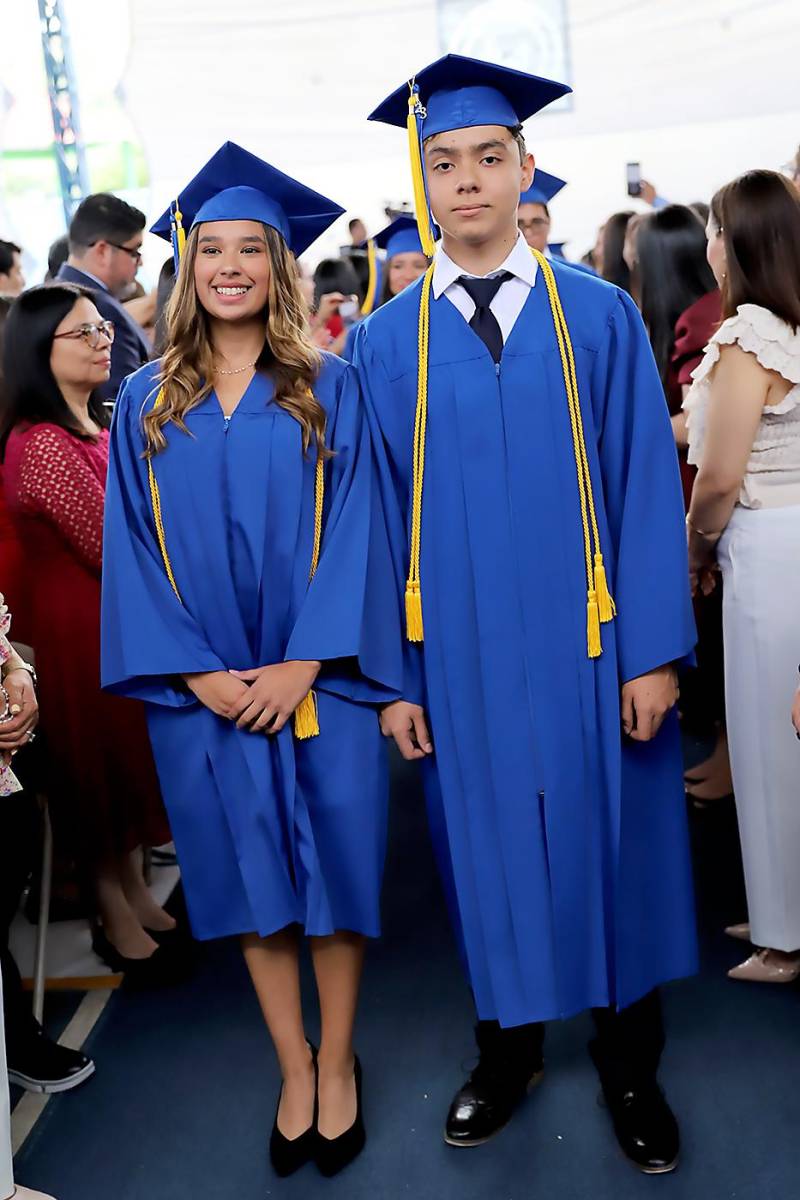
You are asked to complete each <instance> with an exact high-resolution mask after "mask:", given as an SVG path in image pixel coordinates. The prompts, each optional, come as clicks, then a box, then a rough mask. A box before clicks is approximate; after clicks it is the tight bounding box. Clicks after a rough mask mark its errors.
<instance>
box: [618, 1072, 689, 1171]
mask: <svg viewBox="0 0 800 1200" xmlns="http://www.w3.org/2000/svg"><path fill="white" fill-rule="evenodd" d="M602 1098H603V1099H604V1100H605V1104H606V1106H607V1108H608V1111H609V1112H610V1113H611V1119H612V1121H613V1122H614V1133H615V1134H616V1135H617V1141H618V1142H619V1144H620V1147H621V1149H622V1152H623V1154H625V1155H626V1156H627V1158H629V1159H630V1161H631V1162H632V1163H633V1164H634V1166H637V1167H638V1168H639V1170H640V1171H644V1173H645V1174H646V1175H666V1174H667V1172H669V1171H674V1170H675V1168H676V1167H677V1165H678V1154H679V1151H680V1133H679V1131H678V1122H677V1121H676V1120H675V1114H674V1113H673V1112H672V1109H671V1108H670V1106H669V1105H668V1104H667V1101H666V1099H665V1097H664V1093H663V1092H662V1091H661V1088H660V1087H659V1086H658V1084H657V1083H656V1082H655V1080H652V1081H649V1082H647V1083H645V1084H640V1085H638V1086H635V1087H631V1088H630V1089H629V1090H627V1091H622V1090H611V1089H606V1088H604V1089H603V1095H602Z"/></svg>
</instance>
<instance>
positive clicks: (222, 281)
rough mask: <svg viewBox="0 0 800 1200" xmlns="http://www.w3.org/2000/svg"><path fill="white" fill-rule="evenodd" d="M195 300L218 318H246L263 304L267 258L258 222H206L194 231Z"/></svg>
mask: <svg viewBox="0 0 800 1200" xmlns="http://www.w3.org/2000/svg"><path fill="white" fill-rule="evenodd" d="M198 234H199V236H198V240H197V255H196V257H195V260H194V283H195V288H196V290H197V299H198V300H199V302H200V304H201V305H202V306H203V308H204V309H205V310H206V312H207V313H208V315H209V316H210V317H213V318H214V319H216V320H219V321H248V320H252V319H253V318H254V317H258V316H260V315H261V314H262V313H263V312H264V309H265V308H266V307H267V298H268V295H269V279H270V259H269V253H268V251H267V242H266V238H265V236H264V226H263V225H261V224H260V222H258V221H206V222H204V223H203V224H202V225H201V226H200V228H199V230H198Z"/></svg>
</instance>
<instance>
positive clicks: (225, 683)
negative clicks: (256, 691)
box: [183, 671, 250, 721]
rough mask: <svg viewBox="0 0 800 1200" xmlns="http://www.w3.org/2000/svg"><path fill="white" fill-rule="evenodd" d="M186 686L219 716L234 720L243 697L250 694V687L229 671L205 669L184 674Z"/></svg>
mask: <svg viewBox="0 0 800 1200" xmlns="http://www.w3.org/2000/svg"><path fill="white" fill-rule="evenodd" d="M183 678H184V679H185V681H186V686H187V687H188V688H189V690H190V691H191V692H194V694H195V696H197V699H198V700H199V701H200V703H201V704H204V705H205V706H206V708H209V709H210V710H211V712H213V713H216V715H217V716H218V717H224V718H225V720H227V721H232V720H234V712H235V711H237V705H240V704H241V701H242V698H243V697H246V696H249V694H250V689H249V688H248V686H247V684H246V683H242V681H241V680H240V679H234V677H233V675H231V674H230V673H229V672H228V671H203V672H200V673H198V674H193V675H184V677H183Z"/></svg>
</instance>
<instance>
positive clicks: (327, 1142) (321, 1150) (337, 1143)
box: [314, 1055, 367, 1179]
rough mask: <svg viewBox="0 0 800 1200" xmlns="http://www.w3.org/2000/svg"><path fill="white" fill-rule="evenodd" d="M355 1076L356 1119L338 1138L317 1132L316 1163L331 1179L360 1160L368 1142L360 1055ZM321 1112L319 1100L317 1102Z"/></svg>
mask: <svg viewBox="0 0 800 1200" xmlns="http://www.w3.org/2000/svg"><path fill="white" fill-rule="evenodd" d="M353 1074H354V1076H355V1081H356V1119H355V1121H353V1124H352V1125H351V1126H350V1128H349V1129H345V1131H344V1133H340V1134H339V1136H338V1137H335V1138H326V1137H323V1135H322V1134H321V1133H320V1132H319V1130H317V1138H316V1142H317V1145H316V1153H315V1156H314V1158H315V1162H316V1164H317V1167H318V1168H319V1171H320V1174H321V1175H324V1176H325V1177H326V1178H328V1179H330V1178H331V1176H333V1175H338V1174H339V1172H340V1171H343V1170H344V1168H345V1167H348V1166H349V1165H350V1163H351V1162H352V1161H353V1159H354V1158H358V1156H359V1154H360V1153H361V1151H362V1150H363V1149H364V1146H365V1145H366V1141H367V1131H366V1129H365V1128H364V1113H363V1109H362V1106H361V1082H362V1077H361V1063H360V1062H359V1060H358V1055H356V1058H355V1067H354V1069H353ZM317 1111H319V1100H318V1101H317Z"/></svg>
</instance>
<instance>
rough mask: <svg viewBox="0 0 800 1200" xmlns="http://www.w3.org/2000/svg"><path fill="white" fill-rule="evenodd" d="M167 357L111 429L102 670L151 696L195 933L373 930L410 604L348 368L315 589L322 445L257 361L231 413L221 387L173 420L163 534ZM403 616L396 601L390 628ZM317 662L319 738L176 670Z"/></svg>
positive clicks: (323, 394) (134, 379)
mask: <svg viewBox="0 0 800 1200" xmlns="http://www.w3.org/2000/svg"><path fill="white" fill-rule="evenodd" d="M158 372H159V366H158V364H157V363H153V364H149V365H148V366H146V367H143V368H142V369H141V370H140V371H137V372H136V373H135V374H134V375H132V376H130V377H129V378H128V379H127V380H126V382H125V384H124V386H123V388H122V391H121V392H120V396H119V400H118V402H117V405H116V409H115V413H114V422H113V428H112V434H111V456H110V467H109V478H108V487H107V491H106V525H105V552H104V569H103V609H102V676H103V684H104V686H105V687H107V688H109V689H110V690H111V691H114V692H119V693H121V694H123V695H126V696H134V697H137V698H139V699H141V700H143V701H145V703H146V708H147V716H148V725H149V730H150V737H151V740H152V745H153V751H154V755H155V760H156V764H157V767H158V772H159V777H160V780H161V785H162V789H163V793H164V799H165V802H166V806H167V810H168V812H169V817H170V822H171V825H172V830H173V835H174V838H175V843H176V847H177V851H178V856H179V860H180V864H181V870H182V873H183V879H184V887H185V891H186V897H187V902H188V908H189V912H190V915H191V919H192V925H193V929H194V932H195V934H196V936H197V937H199V938H211V937H220V936H224V935H227V934H234V933H242V932H250V931H256V932H258V933H260V934H261V935H262V936H263V935H267V934H269V933H272V932H274V931H276V930H278V929H281V928H283V927H285V926H286V925H288V924H292V923H297V924H299V925H302V926H303V927H304V929H305V930H306V932H307V933H308V934H313V935H326V934H330V933H332V932H333V931H334V930H336V929H349V930H354V931H356V932H360V933H363V934H367V935H370V936H375V935H377V934H378V932H379V912H378V902H379V890H380V883H381V874H382V866H383V858H384V844H385V836H386V805H387V776H386V764H385V754H384V750H383V745H382V739H381V735H380V732H379V727H378V719H377V713H376V709H375V704H376V703H380V702H385V701H386V700H389V699H392V698H393V697H396V696H397V695H398V694H399V688H400V685H401V682H402V662H401V660H400V658H399V654H398V652H397V650H396V647H397V646H398V645H399V639H397V638H396V637H395V636H394V634H393V633H391V624H390V625H389V626H388V629H389V630H390V633H389V634H388V635H387V623H386V619H385V618H386V613H387V612H389V613H391V611H392V608H394V609H395V610H396V609H397V600H396V595H395V592H394V587H393V584H392V582H391V579H392V576H391V559H390V557H389V549H388V544H387V542H386V537H385V523H384V522H383V520H382V518H381V516H380V513H379V503H380V501H379V497H378V495H377V492H376V491H375V488H374V461H373V459H372V457H371V450H370V445H369V434H368V428H367V425H366V423H365V421H364V420H363V409H362V406H361V401H360V398H359V394H358V386H357V382H356V378H355V373H354V371H353V368H352V367H350V366H348V365H346V364H345V363H343V362H342V361H341V360H339V359H336V358H335V357H334V356H332V355H326V356H325V357H324V362H323V367H322V371H321V374H320V376H319V379H318V381H317V385H316V387H315V394H316V395H317V397H318V399H319V401H320V403H321V404H322V405H323V406H324V408H325V410H326V413H327V439H328V445H329V446H330V448H331V449H332V450H334V451H335V457H334V458H333V459H331V460H330V461H329V462H328V463H327V465H326V468H325V471H326V501H325V510H324V537H323V543H322V552H321V556H320V562H319V567H318V570H317V573H316V575H315V577H314V580H313V582H312V583H311V585H310V586H309V584H308V573H309V566H310V563H311V555H312V545H313V528H314V468H315V456H314V454H313V453H312V454H310V455H308V456H305V457H304V456H303V452H302V445H301V433H300V426H299V425H298V423H297V422H296V421H295V420H294V419H293V418H292V417H291V416H290V415H289V414H288V413H287V412H285V411H284V410H283V409H282V408H280V406H278V405H276V404H274V403H273V402H272V395H273V389H272V385H271V383H270V382H269V380H268V379H267V378H266V377H264V376H262V375H257V376H256V377H255V378H254V380H253V381H252V383H251V384H250V386H249V388H248V389H247V391H246V392H245V394H244V396H243V397H242V400H241V402H240V404H239V406H238V408H237V409H236V411H235V413H234V415H233V417H232V418H231V419H230V421H229V422H226V421H225V419H224V417H223V413H222V410H221V408H220V405H219V402H218V400H217V398H216V396H215V395H214V394H213V393H212V394H211V395H210V396H208V397H207V398H206V399H205V400H204V401H203V402H202V403H201V404H200V405H199V406H197V407H196V408H195V409H193V410H192V411H191V412H190V413H189V414H188V415H187V418H186V425H187V427H188V429H189V436H187V434H186V433H183V432H181V431H180V430H179V429H178V428H177V427H175V426H173V425H168V426H167V427H166V429H165V431H164V432H165V436H166V438H167V443H168V445H167V449H166V450H165V451H164V452H162V453H161V454H159V455H158V456H157V457H156V458H155V459H154V469H155V474H156V477H157V480H158V484H159V489H160V494H161V505H162V512H163V519H164V526H165V530H166V542H167V547H168V551H169V555H170V559H171V563H172V567H173V570H174V575H175V579H176V582H177V586H178V589H179V591H180V594H181V597H182V600H183V603H182V604H181V603H180V602H179V601H178V599H177V598H176V596H175V594H174V592H173V591H172V588H171V586H170V584H169V582H168V579H167V575H166V573H165V569H164V565H163V562H162V558H161V555H160V552H159V548H158V543H157V541H156V535H155V528H154V524H153V516H152V508H151V501H150V495H149V490H148V480H147V466H146V462H145V461H143V459H142V451H143V448H144V441H143V435H142V432H141V424H140V414H141V412H142V409H143V407H144V408H145V409H147V408H148V407H149V406H150V405H152V403H153V400H154V396H155V392H156V391H157V387H158ZM398 619H399V618H398V617H397V616H395V624H396V623H397V620H398ZM284 659H319V660H322V661H323V669H322V672H321V674H320V676H319V678H318V681H317V684H316V685H315V690H316V692H317V696H318V707H319V725H320V734H319V736H318V737H315V738H312V739H310V740H309V741H305V742H297V741H295V739H294V736H293V732H292V725H291V723H289V724H287V725H286V727H285V728H284V729H283V730H282V731H281V732H280V733H279V734H278V735H277V736H266V735H264V734H253V733H249V732H247V731H240V730H238V729H236V727H235V725H233V724H231V723H230V722H228V721H226V720H223V719H221V718H219V717H217V716H215V715H214V714H213V713H212V712H210V711H209V710H208V709H207V708H205V707H204V706H203V705H201V704H200V703H199V701H197V700H196V698H195V697H194V696H193V695H192V694H191V693H190V692H188V690H187V689H186V688H184V687H183V686H181V685H180V683H179V682H178V681H177V680H178V677H179V676H180V675H182V674H185V673H189V672H195V671H215V670H227V669H229V668H237V669H246V668H251V667H256V666H263V665H265V664H268V663H274V662H281V661H283V660H284Z"/></svg>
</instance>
